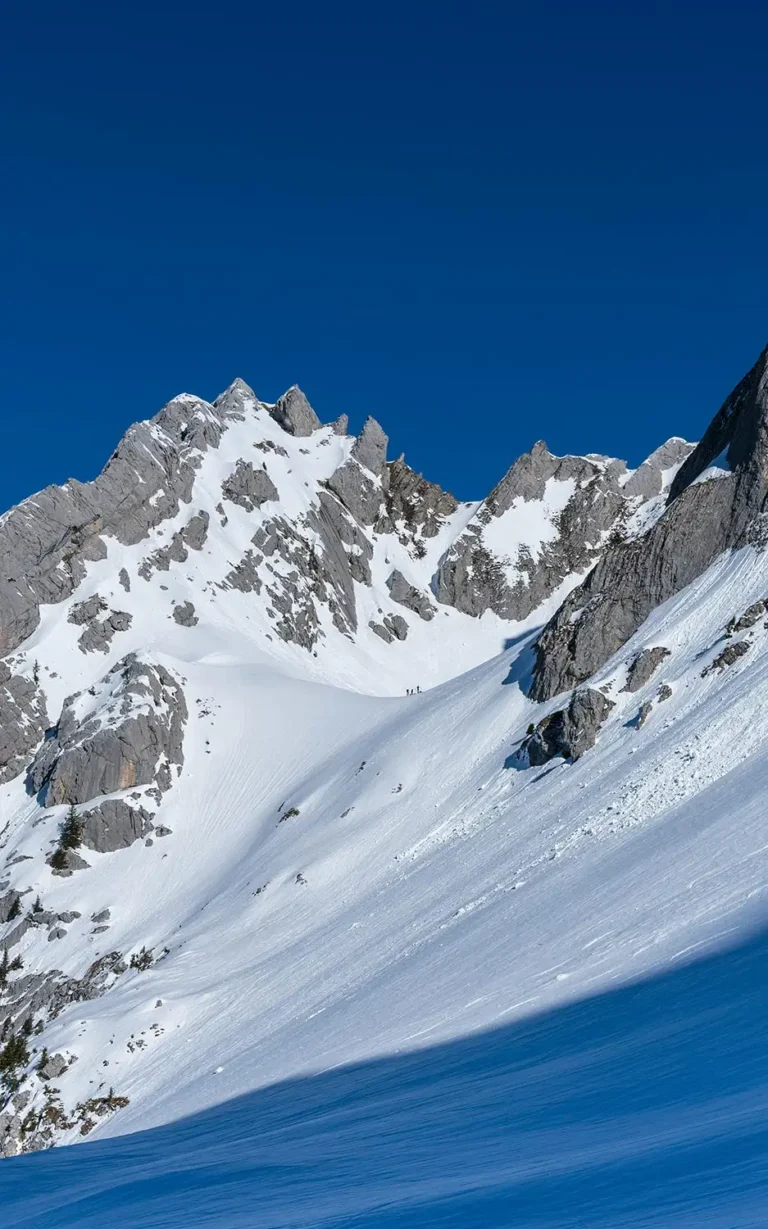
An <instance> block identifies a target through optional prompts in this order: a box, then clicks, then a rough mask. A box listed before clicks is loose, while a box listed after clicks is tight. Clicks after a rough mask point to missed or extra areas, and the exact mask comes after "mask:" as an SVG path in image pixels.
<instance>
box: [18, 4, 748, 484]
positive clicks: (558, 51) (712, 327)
mask: <svg viewBox="0 0 768 1229" xmlns="http://www.w3.org/2000/svg"><path fill="white" fill-rule="evenodd" d="M767 45H768V9H766V7H765V6H764V5H760V4H758V3H757V2H756V0H753V2H752V3H749V4H747V3H743V2H741V0H731V2H730V3H728V4H724V3H722V2H719V3H714V2H708V0H700V2H699V3H691V2H688V0H677V2H675V3H670V2H669V0H666V2H665V3H654V2H653V0H643V3H635V2H634V0H630V2H626V0H625V2H624V3H621V4H617V3H615V0H611V2H610V3H609V2H608V0H605V2H600V3H598V2H597V0H582V2H581V3H575V2H574V0H553V2H551V3H549V4H547V3H543V2H541V3H537V4H533V3H530V4H522V3H515V2H514V0H506V2H499V3H491V2H489V0H472V3H470V2H469V0H462V2H456V0H434V2H433V0H410V3H407V4H405V3H402V2H401V0H390V2H389V3H387V4H386V5H374V4H365V3H360V2H359V0H357V2H356V3H354V4H353V3H335V2H334V0H328V2H327V3H325V4H318V3H316V2H315V3H311V4H310V3H306V2H305V0H295V2H294V3H293V4H282V5H281V4H275V3H270V4H263V3H259V2H258V0H256V2H255V3H254V2H252V3H232V2H231V0H217V2H216V3H211V2H210V0H208V2H207V3H205V4H203V3H199V2H197V0H188V3H186V4H181V3H178V4H177V3H170V2H166V3H163V0H159V2H156V3H153V4H151V5H150V4H148V3H146V2H145V0H132V3H131V4H123V5H110V4H106V5H105V4H103V3H99V4H96V3H92V2H91V0H86V2H84V3H78V0H74V3H73V4H72V5H62V4H60V3H57V4H53V3H52V2H51V0H41V2H40V3H38V4H36V5H30V4H24V3H21V0H9V2H8V3H7V4H6V5H4V6H3V13H2V16H0V115H2V134H3V136H2V154H3V157H2V168H3V183H2V192H0V253H1V265H0V273H1V274H2V298H1V300H0V348H1V349H0V357H1V359H2V367H1V374H2V385H1V386H0V387H1V389H2V417H3V434H2V442H3V445H4V446H3V448H2V450H0V504H2V506H7V505H8V504H10V503H11V502H13V501H15V500H18V499H20V498H22V497H23V496H24V495H26V494H28V493H30V492H31V491H33V490H35V489H37V488H38V487H40V486H42V485H44V484H45V483H46V482H51V481H62V480H64V479H66V478H67V477H68V476H69V475H74V476H75V477H78V478H81V479H86V478H89V477H92V476H93V475H94V474H95V473H96V472H97V471H98V470H99V469H100V468H101V466H102V464H103V463H104V462H105V460H106V459H107V457H108V455H109V453H110V452H111V451H112V449H113V447H114V445H115V443H116V442H117V439H118V438H119V436H120V434H121V433H122V432H123V430H124V429H125V428H126V427H127V426H128V424H129V423H130V422H132V421H134V420H135V419H137V418H144V417H148V416H149V415H150V414H152V413H154V412H155V410H157V409H158V408H159V407H160V406H161V405H162V404H163V402H164V401H166V400H167V399H168V398H170V397H171V396H172V395H173V394H174V393H176V392H180V391H182V390H186V391H191V392H197V393H199V394H201V395H203V396H205V397H213V396H215V395H216V393H217V392H219V391H220V390H221V389H222V388H223V387H225V386H226V385H227V384H228V383H229V382H230V380H231V379H232V378H233V377H234V376H235V375H241V376H242V377H243V378H244V379H246V380H248V381H249V383H251V384H252V385H253V386H254V387H255V389H256V391H257V393H258V394H259V395H260V396H261V397H263V398H265V399H267V400H270V399H274V398H275V397H277V396H278V395H279V393H280V392H281V391H282V390H283V389H284V388H285V387H286V386H287V385H289V384H291V383H293V382H297V383H299V384H301V386H302V387H303V388H304V389H305V391H306V392H307V394H308V396H309V397H310V400H311V401H312V402H313V404H314V405H315V407H316V408H317V410H318V412H319V413H320V415H321V417H327V418H332V417H335V416H336V415H337V414H339V413H341V412H342V411H346V412H348V413H349V414H350V417H351V419H352V425H353V427H359V425H360V423H361V421H362V418H363V416H364V415H365V414H366V413H372V414H374V415H375V416H376V417H377V418H379V419H380V420H381V422H382V423H383V425H384V426H385V428H386V429H387V430H388V431H389V433H390V435H391V437H392V450H393V452H396V451H399V450H401V449H404V450H405V451H406V455H407V457H408V459H409V460H410V462H411V463H412V464H413V465H414V466H415V467H416V468H418V469H423V470H424V471H425V472H427V474H428V475H429V476H430V477H433V478H435V479H437V480H439V481H442V482H443V484H444V485H446V486H448V487H449V488H451V489H453V490H455V491H456V493H457V494H458V495H459V496H462V497H464V498H470V497H473V496H479V495H481V494H484V493H485V492H486V491H487V489H488V488H489V487H490V485H491V484H492V483H493V482H494V481H495V480H496V479H497V478H498V477H499V476H500V475H501V473H502V472H503V471H504V469H505V468H506V466H507V464H508V463H509V462H510V461H511V460H512V459H513V458H514V456H516V455H517V454H518V453H519V452H521V451H522V450H524V449H525V448H527V447H529V446H530V444H531V443H532V442H533V441H534V440H535V439H537V438H539V437H543V438H544V439H546V440H547V442H548V443H549V445H550V447H551V448H552V449H553V450H554V451H556V452H564V451H576V452H584V451H604V452H610V453H613V454H616V455H621V456H626V457H628V458H629V459H630V461H633V462H636V461H638V460H639V459H640V458H641V457H642V456H643V455H644V454H645V453H646V452H648V451H650V449H651V448H652V447H654V446H655V445H656V444H657V443H658V442H660V441H661V440H662V439H664V438H665V437H666V436H668V435H670V434H683V435H687V436H689V437H691V438H696V437H697V436H698V435H699V434H700V433H701V431H702V430H703V427H704V425H706V422H707V421H708V419H709V417H710V416H711V414H712V413H713V412H714V410H715V409H716V408H717V407H718V405H719V403H720V401H721V400H722V398H723V397H724V396H725V394H726V393H727V392H728V391H729V390H730V388H731V386H732V385H733V384H734V383H735V382H736V380H737V379H738V378H739V377H740V376H741V375H742V374H743V372H744V370H745V369H746V368H747V367H748V366H749V365H750V364H751V362H752V361H753V360H754V358H755V357H756V355H757V353H758V352H759V350H760V349H761V347H762V345H763V344H764V343H765V342H766V340H768V304H767V302H766V297H767V294H768V290H767V288H768V241H767V236H768V217H767V214H768V169H766V168H767V166H768V161H767V160H766V155H765V131H766V120H767V119H768V73H767V72H766V69H765V54H766V51H765V49H766V46H767Z"/></svg>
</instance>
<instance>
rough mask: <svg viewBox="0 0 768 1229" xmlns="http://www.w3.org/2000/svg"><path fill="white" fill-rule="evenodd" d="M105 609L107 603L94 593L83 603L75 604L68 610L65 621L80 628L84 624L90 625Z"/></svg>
mask: <svg viewBox="0 0 768 1229" xmlns="http://www.w3.org/2000/svg"><path fill="white" fill-rule="evenodd" d="M106 609H107V603H106V602H105V601H104V598H103V597H100V596H99V594H98V593H94V595H93V597H89V598H87V599H86V601H84V602H76V603H75V605H74V606H73V607H72V609H71V610H70V612H69V614H68V616H67V621H68V622H69V623H74V624H75V625H76V626H77V627H82V626H83V624H85V623H92V622H93V620H94V619H98V617H99V615H100V614H103V613H104V611H105V610H106Z"/></svg>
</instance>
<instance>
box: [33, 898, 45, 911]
mask: <svg viewBox="0 0 768 1229" xmlns="http://www.w3.org/2000/svg"><path fill="white" fill-rule="evenodd" d="M32 912H33V913H42V912H43V902H42V901H41V899H40V897H39V896H38V897H36V898H35V903H34V905H33V906H32Z"/></svg>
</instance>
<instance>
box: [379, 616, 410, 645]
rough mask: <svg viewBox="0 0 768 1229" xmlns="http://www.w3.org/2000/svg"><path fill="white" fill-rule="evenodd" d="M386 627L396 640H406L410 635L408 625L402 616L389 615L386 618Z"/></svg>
mask: <svg viewBox="0 0 768 1229" xmlns="http://www.w3.org/2000/svg"><path fill="white" fill-rule="evenodd" d="M384 626H385V627H386V629H387V631H388V632H391V633H392V635H393V636H394V637H395V640H405V639H406V637H407V635H408V624H407V623H406V621H405V619H404V618H403V616H402V615H398V614H388V615H385V616H384Z"/></svg>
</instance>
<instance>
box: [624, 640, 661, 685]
mask: <svg viewBox="0 0 768 1229" xmlns="http://www.w3.org/2000/svg"><path fill="white" fill-rule="evenodd" d="M669 655H670V653H669V649H667V648H665V647H664V645H661V644H660V645H656V646H655V647H654V648H652V649H643V651H642V653H639V654H638V655H637V657H636V658H635V660H634V661H633V662H632V665H631V666H630V667H629V670H628V672H627V681H626V683H625V684H624V686H623V687H622V689H621V690H622V691H639V690H640V688H641V687H644V686H645V684H646V683H647V682H648V680H649V679H650V678H651V676H652V675H653V674H654V673H655V671H656V670H658V668H659V666H660V665H661V663H662V662H663V661H664V659H665V657H669Z"/></svg>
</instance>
